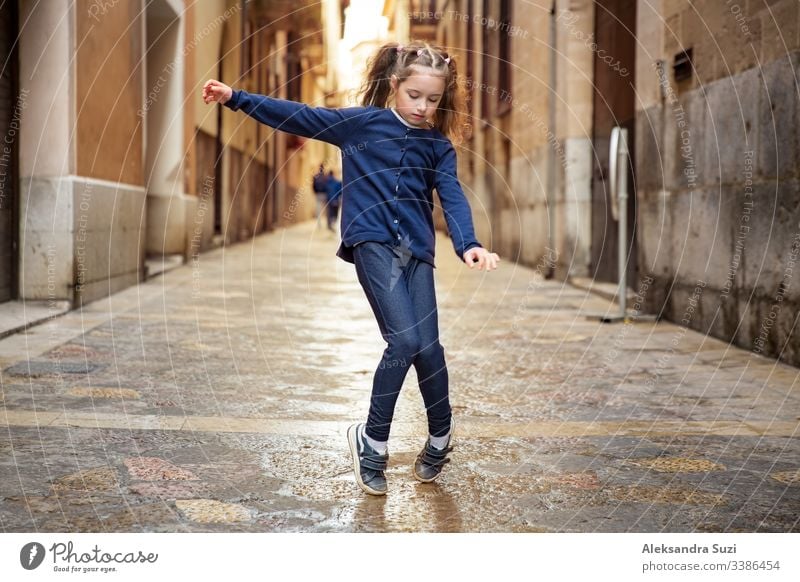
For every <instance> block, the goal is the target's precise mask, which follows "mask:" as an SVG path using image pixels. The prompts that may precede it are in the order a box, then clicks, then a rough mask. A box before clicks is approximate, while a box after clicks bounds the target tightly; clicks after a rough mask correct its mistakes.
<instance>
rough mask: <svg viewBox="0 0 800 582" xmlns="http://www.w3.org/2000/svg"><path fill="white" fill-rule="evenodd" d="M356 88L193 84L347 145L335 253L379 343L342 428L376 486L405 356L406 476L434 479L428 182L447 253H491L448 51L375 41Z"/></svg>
mask: <svg viewBox="0 0 800 582" xmlns="http://www.w3.org/2000/svg"><path fill="white" fill-rule="evenodd" d="M361 93H362V95H363V99H362V106H361V107H347V108H338V109H330V108H325V107H309V106H308V105H305V104H302V103H296V102H293V101H287V100H282V99H274V98H272V97H267V96H264V95H252V94H249V93H246V92H245V91H242V90H238V91H233V90H232V89H231V88H230V87H228V86H227V85H225V84H223V83H221V82H219V81H215V80H209V81H207V82H206V83H205V85H204V86H203V99H204V101H205V102H206V103H211V102H214V101H216V102H219V103H221V104H224V105H225V106H226V107H229V108H230V109H232V110H234V111H238V110H242V111H244V112H245V113H247V114H248V115H250V116H251V117H253V118H255V119H257V120H258V121H260V122H262V123H265V124H267V125H269V126H270V127H273V128H276V129H280V130H282V131H285V132H288V133H292V134H295V135H300V136H304V137H308V138H314V139H320V140H323V141H325V142H328V143H331V144H333V145H336V146H338V147H339V148H340V149H341V150H343V152H347V155H344V156H343V159H342V174H343V175H342V182H343V184H344V186H343V189H342V207H341V208H342V224H341V235H342V241H341V244H340V246H339V249H338V251H337V253H336V254H337V256H339V257H340V258H342V259H343V260H345V261H348V262H350V263H354V264H355V268H356V274H357V276H358V281H359V283H360V284H361V287H362V288H363V289H364V293H365V294H366V296H367V300H368V301H369V304H370V306H371V307H372V311H373V313H374V314H375V318H376V319H377V322H378V327H379V328H380V331H381V335H382V336H383V339H384V340H385V341H386V343H387V344H388V345H387V347H386V349H385V351H384V352H383V357H382V359H381V361H380V363H379V364H378V368H377V369H376V371H375V376H374V379H373V384H372V396H371V400H370V408H369V415H368V417H367V422H366V424H364V423H358V424H354V425H353V426H351V427H350V428H349V429H348V431H347V439H348V443H349V447H350V451H351V453H352V456H353V469H354V472H355V478H356V482H357V483H358V485H359V487H361V489H363V490H364V491H365V492H367V493H369V494H372V495H384V494H385V493H386V477H385V474H384V471H385V470H386V465H387V461H388V458H389V452H388V446H387V445H388V440H389V428H390V426H391V422H392V416H393V414H394V408H395V403H396V402H397V397H398V395H399V394H400V388H401V387H402V385H403V381H404V379H405V377H406V374H407V372H408V369H409V366H411V365H413V366H414V368H415V369H416V371H417V376H418V380H419V388H420V391H421V392H422V398H423V400H424V402H425V408H426V410H427V415H428V432H429V436H428V439H427V441H426V442H425V445H424V447H423V448H422V451H421V452H420V453H419V455H418V456H417V458H416V461H415V463H414V468H413V474H414V477H415V478H416V479H418V480H419V481H422V482H430V481H433V480H434V479H436V478H437V477H438V476H439V473H440V472H441V470H442V467H443V466H444V464H445V463H447V462H449V460H450V459H448V458H447V455H448V453H449V452H450V451H451V450H452V446H451V444H450V442H451V439H452V437H453V429H454V423H453V417H452V412H451V409H450V401H449V397H448V390H449V389H448V376H447V365H446V364H445V358H444V349H443V348H442V346H441V344H440V343H439V321H438V314H437V309H436V295H435V292H434V280H433V268H434V260H433V259H434V251H435V249H434V246H435V232H434V224H433V207H434V201H433V193H432V190H433V189H434V188H435V189H436V191H437V192H438V194H439V199H440V200H441V203H442V207H443V210H444V216H445V219H446V221H447V226H448V230H449V231H450V236H451V239H452V243H453V247H454V248H455V251H456V254H457V255H458V257H459V258H461V259H463V260H464V262H465V263H466V264H467V265H469V267H470V268H473V267H475V266H476V265H477V267H478V269H479V270H482V269H484V268H485V269H487V270H493V269H495V268H496V267H497V263H498V261H499V260H500V259H499V258H498V256H497V255H496V254H495V253H490V252H488V251H487V250H486V249H484V248H483V247H482V246H481V245H480V243H479V242H478V241H477V240H476V239H475V233H474V229H473V224H472V214H471V212H470V208H469V204H468V203H467V200H466V198H465V196H464V192H463V191H462V189H461V185H460V183H459V181H458V177H457V176H456V152H455V149H454V148H453V144H452V142H451V140H450V137H453V138H455V139H457V140H460V138H461V137H462V136H461V132H462V128H463V126H462V124H461V121H462V119H463V117H464V113H465V110H464V105H463V102H464V101H463V96H462V91H461V90H460V88H459V86H458V84H457V72H456V63H455V61H454V60H453V58H451V57H450V56H449V55H448V54H447V53H446V52H445V51H444V50H442V49H441V48H440V47H436V46H431V45H429V44H427V43H424V42H413V43H412V44H410V45H407V46H403V45H400V44H397V43H389V44H385V45H384V46H382V47H381V48H380V49H378V52H377V54H376V55H375V56H374V57H373V59H372V60H371V62H370V64H369V73H368V76H367V79H366V81H365V83H364V86H363V88H362V91H361Z"/></svg>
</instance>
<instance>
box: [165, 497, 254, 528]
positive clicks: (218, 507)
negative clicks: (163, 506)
mask: <svg viewBox="0 0 800 582" xmlns="http://www.w3.org/2000/svg"><path fill="white" fill-rule="evenodd" d="M175 506H176V507H177V508H178V510H179V511H180V512H181V513H182V514H183V515H184V516H185V517H186V518H187V519H189V520H191V521H196V522H198V523H235V522H240V521H250V519H251V515H250V512H249V511H248V510H247V509H246V508H244V507H242V506H241V505H237V504H234V503H221V502H219V501H215V500H213V499H193V500H186V499H179V500H178V501H176V502H175Z"/></svg>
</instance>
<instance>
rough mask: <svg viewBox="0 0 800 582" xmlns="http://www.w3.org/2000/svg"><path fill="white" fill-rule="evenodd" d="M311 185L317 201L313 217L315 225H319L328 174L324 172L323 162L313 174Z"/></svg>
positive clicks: (325, 197) (325, 195)
mask: <svg viewBox="0 0 800 582" xmlns="http://www.w3.org/2000/svg"><path fill="white" fill-rule="evenodd" d="M312 187H313V189H314V198H315V199H316V202H317V210H316V214H315V218H316V219H317V226H319V223H320V218H321V217H322V213H323V212H325V201H326V199H327V197H328V176H327V175H326V174H325V164H320V165H319V171H318V172H317V173H316V174H314V178H313V180H312Z"/></svg>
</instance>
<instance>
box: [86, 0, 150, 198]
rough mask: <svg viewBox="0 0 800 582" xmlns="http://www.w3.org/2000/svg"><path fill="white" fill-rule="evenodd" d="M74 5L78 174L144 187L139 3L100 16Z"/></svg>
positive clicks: (128, 1) (125, 1) (123, 1)
mask: <svg viewBox="0 0 800 582" xmlns="http://www.w3.org/2000/svg"><path fill="white" fill-rule="evenodd" d="M92 4H95V3H94V2H91V1H90V0H79V1H78V2H77V3H76V4H75V11H74V15H75V25H76V38H78V39H80V42H79V43H77V55H76V69H75V70H76V73H77V75H76V88H77V100H76V101H77V102H76V106H77V112H76V115H77V127H76V128H75V129H76V134H77V140H78V147H77V162H78V163H77V173H78V174H80V175H81V176H87V177H93V178H100V179H103V180H111V181H116V182H122V183H125V184H135V185H138V186H141V185H143V184H144V173H143V163H142V124H141V119H140V117H139V116H138V115H137V112H138V111H139V109H140V107H141V105H140V103H141V91H142V82H143V80H142V73H143V70H142V69H143V67H142V55H143V46H142V26H143V18H142V16H143V14H142V3H141V1H137V0H120V1H119V2H118V3H116V4H115V5H114V6H113V8H110V9H108V10H107V11H105V13H104V14H99V13H90V12H89V8H90V6H92Z"/></svg>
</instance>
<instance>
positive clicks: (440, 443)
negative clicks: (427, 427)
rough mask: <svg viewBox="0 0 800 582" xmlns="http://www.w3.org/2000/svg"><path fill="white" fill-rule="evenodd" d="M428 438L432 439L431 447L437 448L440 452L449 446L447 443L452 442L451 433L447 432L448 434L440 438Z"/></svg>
mask: <svg viewBox="0 0 800 582" xmlns="http://www.w3.org/2000/svg"><path fill="white" fill-rule="evenodd" d="M428 438H430V439H431V445H433V446H434V447H435V448H437V449H439V450H440V451H441V450H442V449H443V448H445V447H446V446H447V441H448V440H450V431H447V434H446V435H444V436H440V437H435V436H429V437H428Z"/></svg>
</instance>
